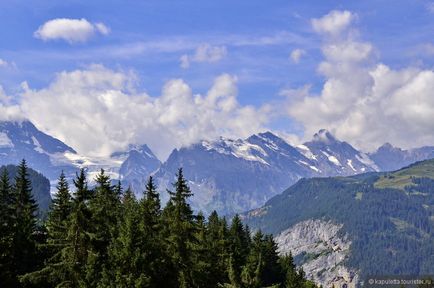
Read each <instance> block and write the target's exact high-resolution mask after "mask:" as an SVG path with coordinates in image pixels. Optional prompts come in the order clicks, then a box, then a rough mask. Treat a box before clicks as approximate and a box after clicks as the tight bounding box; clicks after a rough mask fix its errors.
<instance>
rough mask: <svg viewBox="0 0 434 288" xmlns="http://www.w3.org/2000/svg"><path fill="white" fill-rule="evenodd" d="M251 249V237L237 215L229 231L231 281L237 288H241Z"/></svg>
mask: <svg viewBox="0 0 434 288" xmlns="http://www.w3.org/2000/svg"><path fill="white" fill-rule="evenodd" d="M249 248H250V235H249V233H248V231H246V229H245V228H244V227H243V223H242V222H241V219H240V217H239V215H238V214H237V215H235V216H234V218H233V219H232V224H231V227H230V229H229V253H230V262H229V272H230V273H229V278H230V279H229V280H230V283H231V284H232V285H233V286H235V287H241V272H242V267H243V266H244V265H245V263H246V259H247V255H248V254H249Z"/></svg>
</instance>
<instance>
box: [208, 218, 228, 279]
mask: <svg viewBox="0 0 434 288" xmlns="http://www.w3.org/2000/svg"><path fill="white" fill-rule="evenodd" d="M206 242H207V245H208V249H209V255H208V260H209V262H210V263H212V265H211V266H210V267H209V271H210V272H209V273H210V275H209V282H210V283H213V285H214V286H217V285H218V284H221V283H227V282H228V280H229V278H228V271H227V264H228V263H227V262H228V258H229V254H228V229H227V223H226V219H225V218H223V219H220V218H219V216H218V214H217V212H216V211H213V212H212V213H211V214H210V216H209V217H208V223H207V234H206Z"/></svg>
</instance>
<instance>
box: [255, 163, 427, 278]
mask: <svg viewBox="0 0 434 288" xmlns="http://www.w3.org/2000/svg"><path fill="white" fill-rule="evenodd" d="M430 161H431V162H433V161H432V160H430ZM428 162H429V161H428ZM426 163H427V161H425V162H422V163H421V164H424V165H427V164H426ZM418 167H419V164H415V165H412V166H411V167H410V168H408V169H402V170H400V171H398V172H394V173H388V174H385V173H368V174H364V175H358V176H352V177H345V178H344V177H335V178H313V179H302V180H300V181H299V182H298V183H296V184H295V185H293V186H292V187H290V188H289V189H288V190H286V191H285V192H283V193H282V194H280V195H278V196H276V197H274V198H272V199H270V200H269V201H268V202H267V203H266V204H265V206H264V207H266V208H265V209H264V211H263V213H261V215H259V216H256V217H249V218H248V219H247V222H248V223H249V224H250V225H252V226H253V227H255V228H260V229H263V230H264V231H266V232H267V233H279V232H280V231H282V230H284V229H287V228H289V227H291V226H292V225H294V224H296V223H298V222H300V221H303V220H307V219H326V220H328V219H332V220H333V221H335V222H337V223H342V224H344V226H343V230H342V231H341V232H342V233H348V235H349V236H350V238H351V240H352V246H351V254H350V258H349V260H348V263H347V264H348V265H349V266H352V267H354V268H356V269H357V270H359V269H360V270H361V274H362V277H364V275H377V274H381V275H387V274H388V275H397V274H403V275H430V274H433V273H434V258H433V257H426V255H434V241H433V239H434V221H433V219H434V217H433V216H434V209H433V207H434V180H433V179H432V178H426V177H420V176H418V174H417V173H422V175H423V173H426V170H425V169H417V168H418ZM411 171H417V173H415V174H411V173H412V172H411ZM402 174H405V176H406V177H407V178H405V181H408V183H409V184H408V185H406V186H402V187H400V186H398V185H397V184H396V183H397V182H390V183H391V184H393V185H395V187H391V186H386V184H387V185H390V184H388V183H387V182H386V180H390V179H391V180H393V181H396V180H397V177H398V176H400V175H401V176H400V177H403V176H402ZM379 179H382V180H381V182H379ZM378 183H381V186H379V185H378ZM379 187H380V188H379ZM301 203H302V204H301Z"/></svg>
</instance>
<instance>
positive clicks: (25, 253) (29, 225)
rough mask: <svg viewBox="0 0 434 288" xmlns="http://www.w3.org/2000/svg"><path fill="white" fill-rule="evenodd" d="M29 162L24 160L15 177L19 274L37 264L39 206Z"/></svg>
mask: <svg viewBox="0 0 434 288" xmlns="http://www.w3.org/2000/svg"><path fill="white" fill-rule="evenodd" d="M27 169H28V168H27V164H26V161H25V160H22V161H21V163H20V165H19V167H18V173H17V176H16V177H15V185H14V188H13V190H14V193H15V195H16V199H15V200H16V201H15V205H14V210H15V211H14V212H15V217H16V225H15V229H14V230H15V231H14V236H13V243H14V245H13V251H14V255H13V258H14V260H13V261H14V266H15V267H14V268H15V272H16V274H17V275H23V274H25V273H27V272H30V271H32V270H33V269H34V268H35V264H36V241H35V236H36V235H35V234H36V222H37V210H38V206H37V204H36V202H35V200H34V199H33V195H32V185H31V183H30V180H29V178H28V172H27Z"/></svg>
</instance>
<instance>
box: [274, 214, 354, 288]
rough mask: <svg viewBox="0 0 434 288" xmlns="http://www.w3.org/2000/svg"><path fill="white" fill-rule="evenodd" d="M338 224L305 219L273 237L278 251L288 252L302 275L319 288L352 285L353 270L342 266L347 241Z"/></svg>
mask: <svg viewBox="0 0 434 288" xmlns="http://www.w3.org/2000/svg"><path fill="white" fill-rule="evenodd" d="M341 228H342V225H341V224H336V223H333V222H331V221H324V220H306V221H303V222H300V223H297V224H296V225H294V226H292V227H291V228H289V229H287V230H285V231H283V232H281V233H280V234H279V235H277V236H276V237H275V240H276V242H277V244H278V249H279V250H278V251H279V253H280V254H287V253H289V252H291V253H292V255H293V257H294V259H295V260H296V262H297V264H298V265H301V267H302V268H303V270H304V271H305V272H306V276H307V277H308V278H309V279H311V280H313V281H314V282H316V283H318V284H321V285H323V287H333V286H334V287H356V284H357V283H358V281H359V276H358V274H357V271H354V270H353V269H351V268H349V267H347V266H345V260H346V259H347V258H348V255H349V253H350V246H351V241H350V240H349V239H348V236H347V235H341V233H339V231H340V230H341Z"/></svg>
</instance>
